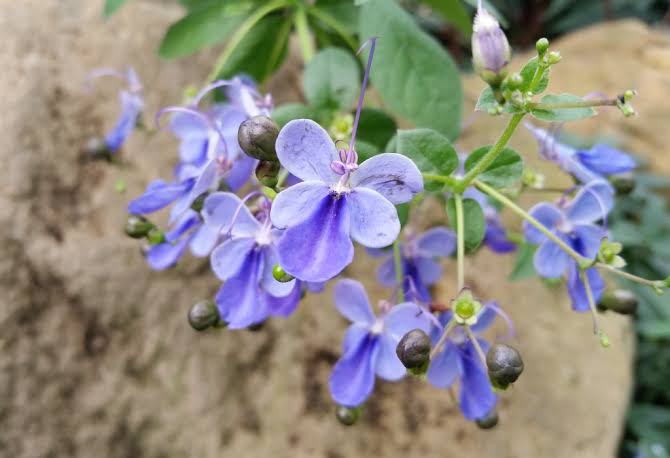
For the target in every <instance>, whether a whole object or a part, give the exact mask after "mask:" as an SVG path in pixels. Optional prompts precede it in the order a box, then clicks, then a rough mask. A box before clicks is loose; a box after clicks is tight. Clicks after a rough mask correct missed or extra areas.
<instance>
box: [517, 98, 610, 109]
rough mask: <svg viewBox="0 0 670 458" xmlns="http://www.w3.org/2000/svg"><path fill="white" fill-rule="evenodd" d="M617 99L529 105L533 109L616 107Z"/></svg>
mask: <svg viewBox="0 0 670 458" xmlns="http://www.w3.org/2000/svg"><path fill="white" fill-rule="evenodd" d="M615 106H617V101H616V100H612V99H608V100H582V101H579V102H565V103H541V102H540V103H529V104H528V105H527V107H528V108H529V109H531V110H565V109H571V108H593V107H615Z"/></svg>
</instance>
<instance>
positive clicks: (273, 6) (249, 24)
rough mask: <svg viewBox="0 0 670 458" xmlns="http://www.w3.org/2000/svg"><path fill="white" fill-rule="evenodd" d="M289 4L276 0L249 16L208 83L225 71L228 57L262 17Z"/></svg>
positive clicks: (216, 65) (222, 56)
mask: <svg viewBox="0 0 670 458" xmlns="http://www.w3.org/2000/svg"><path fill="white" fill-rule="evenodd" d="M287 5H288V0H274V1H271V2H268V3H267V4H266V5H264V6H262V7H260V8H258V9H257V10H256V11H255V12H254V13H253V14H252V15H251V16H249V17H248V18H247V19H246V20H245V21H244V22H243V23H242V24H241V25H240V27H239V28H238V29H237V30H236V31H235V33H234V34H233V36H232V37H230V40H229V41H228V44H227V45H226V49H225V50H224V51H223V52H222V53H221V55H220V56H219V58H218V59H217V61H216V64H215V65H214V69H213V70H212V71H211V73H210V74H209V76H208V77H207V83H210V82H212V81H214V80H215V79H216V78H217V77H218V76H219V74H220V73H221V71H223V68H224V67H225V65H226V63H227V62H228V59H230V56H231V55H232V54H233V51H235V48H237V46H238V45H239V44H240V43H241V42H242V40H243V39H244V37H245V36H246V35H247V33H249V31H250V30H251V29H252V28H253V27H254V26H255V25H256V24H257V23H258V22H259V21H260V20H261V19H263V18H264V17H265V16H267V15H268V14H270V13H271V12H273V11H274V10H278V9H280V8H284V7H285V6H287Z"/></svg>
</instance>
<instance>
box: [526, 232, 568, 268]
mask: <svg viewBox="0 0 670 458" xmlns="http://www.w3.org/2000/svg"><path fill="white" fill-rule="evenodd" d="M555 234H556V235H557V236H559V237H561V238H564V237H563V236H561V235H560V234H557V233H555ZM569 262H570V256H569V255H568V254H567V253H566V252H565V251H563V250H562V249H561V247H559V246H558V245H557V244H556V243H554V242H552V241H551V240H549V239H547V240H545V241H544V242H542V244H541V245H540V247H539V248H538V249H537V251H536V252H535V257H534V258H533V264H534V266H535V271H536V272H537V274H538V275H539V276H541V277H545V278H559V277H561V276H562V275H563V274H564V273H565V270H566V269H567V268H568V263H569Z"/></svg>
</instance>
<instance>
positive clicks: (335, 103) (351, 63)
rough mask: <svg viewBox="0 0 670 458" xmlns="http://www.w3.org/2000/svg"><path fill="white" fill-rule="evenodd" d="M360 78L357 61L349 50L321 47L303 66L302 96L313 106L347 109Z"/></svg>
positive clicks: (351, 102)
mask: <svg viewBox="0 0 670 458" xmlns="http://www.w3.org/2000/svg"><path fill="white" fill-rule="evenodd" d="M360 80H361V74H360V69H359V66H358V62H357V61H356V59H355V58H354V57H353V56H352V55H351V53H348V52H347V51H345V50H343V49H339V48H328V49H324V50H323V51H320V52H319V53H318V54H317V55H315V56H314V58H313V59H312V60H311V61H309V63H308V64H307V67H305V74H304V86H305V97H306V98H307V101H308V102H309V103H310V105H312V106H315V107H329V108H332V109H334V110H342V109H347V108H349V107H350V106H351V105H352V104H353V103H354V101H355V100H356V97H357V96H358V94H359V92H360V90H361V83H360Z"/></svg>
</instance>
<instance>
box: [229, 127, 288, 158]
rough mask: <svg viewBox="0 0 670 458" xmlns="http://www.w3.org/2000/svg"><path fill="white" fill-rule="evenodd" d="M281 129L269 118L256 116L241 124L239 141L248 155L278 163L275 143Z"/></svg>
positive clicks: (238, 133) (238, 132) (238, 134)
mask: <svg viewBox="0 0 670 458" xmlns="http://www.w3.org/2000/svg"><path fill="white" fill-rule="evenodd" d="M278 135H279V127H277V124H275V122H274V121H273V120H272V119H270V118H268V117H267V116H254V117H253V118H249V119H247V120H246V121H244V122H243V123H242V124H240V128H239V130H238V131H237V141H238V143H239V144H240V147H241V148H242V150H243V151H244V152H245V153H247V155H249V156H251V157H253V158H255V159H260V160H261V161H272V162H277V151H276V150H275V142H276V141H277V136H278Z"/></svg>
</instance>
